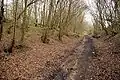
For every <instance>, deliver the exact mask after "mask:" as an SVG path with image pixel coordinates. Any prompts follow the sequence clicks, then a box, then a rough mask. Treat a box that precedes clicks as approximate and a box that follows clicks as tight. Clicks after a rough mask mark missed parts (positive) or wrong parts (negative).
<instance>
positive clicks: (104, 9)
mask: <svg viewBox="0 0 120 80" xmlns="http://www.w3.org/2000/svg"><path fill="white" fill-rule="evenodd" d="M93 4H94V9H91V14H92V16H93V18H94V22H93V23H94V24H93V25H94V28H95V31H94V33H95V34H99V33H100V32H101V31H104V33H105V34H106V35H113V36H114V35H116V34H117V33H120V1H119V0H95V1H94V2H93Z"/></svg>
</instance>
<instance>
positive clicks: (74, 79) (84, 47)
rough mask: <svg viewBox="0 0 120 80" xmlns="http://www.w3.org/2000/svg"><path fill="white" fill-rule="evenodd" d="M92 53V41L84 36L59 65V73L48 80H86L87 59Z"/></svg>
mask: <svg viewBox="0 0 120 80" xmlns="http://www.w3.org/2000/svg"><path fill="white" fill-rule="evenodd" d="M93 52H94V46H93V40H92V38H91V37H89V36H85V37H84V39H83V40H82V41H81V42H79V43H78V45H77V46H76V47H75V48H74V49H73V50H72V51H71V55H68V56H67V58H65V60H64V62H63V63H62V64H61V65H60V68H61V71H59V72H58V73H55V75H54V76H53V79H50V80H87V79H86V75H87V68H88V63H89V57H90V56H92V53H93ZM48 80H49V79H48Z"/></svg>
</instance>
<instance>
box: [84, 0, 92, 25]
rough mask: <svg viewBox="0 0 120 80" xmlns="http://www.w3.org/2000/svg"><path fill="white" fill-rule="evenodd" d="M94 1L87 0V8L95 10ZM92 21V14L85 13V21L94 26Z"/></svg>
mask: <svg viewBox="0 0 120 80" xmlns="http://www.w3.org/2000/svg"><path fill="white" fill-rule="evenodd" d="M92 1H93V0H85V3H86V4H87V6H88V7H89V8H90V9H94V7H93V4H92ZM92 20H93V17H92V15H91V14H90V11H89V10H87V11H86V13H85V21H87V22H88V24H90V25H92V24H93V23H92Z"/></svg>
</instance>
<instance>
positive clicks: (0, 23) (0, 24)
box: [0, 0, 4, 41]
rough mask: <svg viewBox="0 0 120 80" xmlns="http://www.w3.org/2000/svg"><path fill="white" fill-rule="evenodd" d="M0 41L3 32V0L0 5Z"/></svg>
mask: <svg viewBox="0 0 120 80" xmlns="http://www.w3.org/2000/svg"><path fill="white" fill-rule="evenodd" d="M0 6H1V7H0V8H1V9H0V41H1V39H2V34H3V18H4V0H2V1H1V5H0Z"/></svg>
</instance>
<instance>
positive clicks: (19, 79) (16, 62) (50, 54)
mask: <svg viewBox="0 0 120 80" xmlns="http://www.w3.org/2000/svg"><path fill="white" fill-rule="evenodd" d="M28 39H29V38H28ZM31 40H32V41H31ZM35 40H36V41H35ZM27 41H29V42H28V43H31V44H29V45H30V46H32V47H31V48H30V49H29V50H28V51H27V52H24V53H23V52H21V53H19V54H15V55H12V56H9V57H7V59H5V61H2V62H1V63H0V67H1V71H0V79H1V80H86V75H87V68H88V67H89V66H88V65H89V64H88V63H89V57H90V56H92V52H93V49H94V47H93V39H92V38H91V37H89V36H85V37H84V39H83V40H81V41H78V40H77V41H75V40H72V39H70V40H67V44H66V43H64V44H61V43H58V42H53V43H51V44H49V45H47V44H41V43H39V37H38V38H37V39H36V37H35V38H32V39H31V38H30V39H29V40H27ZM34 41H35V42H36V43H34ZM68 41H69V42H68ZM76 42H77V43H76Z"/></svg>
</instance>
